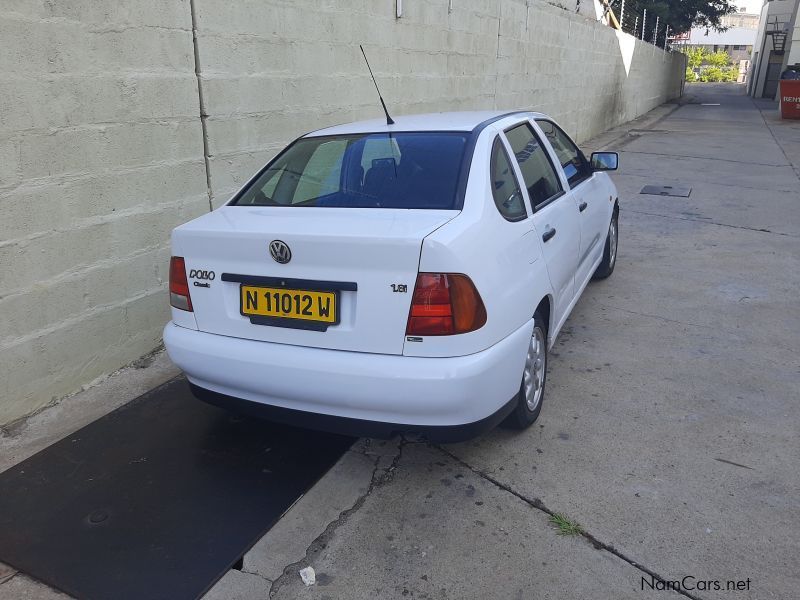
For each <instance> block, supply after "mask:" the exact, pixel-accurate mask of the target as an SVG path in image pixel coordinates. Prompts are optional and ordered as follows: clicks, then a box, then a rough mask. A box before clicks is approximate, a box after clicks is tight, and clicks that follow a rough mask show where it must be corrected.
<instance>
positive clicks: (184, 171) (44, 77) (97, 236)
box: [0, 0, 208, 424]
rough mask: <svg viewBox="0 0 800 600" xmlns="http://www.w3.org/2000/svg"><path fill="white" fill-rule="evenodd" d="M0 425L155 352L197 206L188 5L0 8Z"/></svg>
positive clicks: (16, 0) (202, 196)
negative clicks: (177, 248)
mask: <svg viewBox="0 0 800 600" xmlns="http://www.w3.org/2000/svg"><path fill="white" fill-rule="evenodd" d="M0 47H1V48H2V50H1V51H0V424H2V423H4V422H8V421H10V420H12V419H14V418H16V417H19V416H21V415H24V414H27V413H29V412H31V411H33V410H35V409H37V408H39V407H41V406H42V405H44V404H47V403H48V402H50V401H51V400H52V399H53V398H57V397H60V396H63V395H65V394H68V393H71V392H73V391H75V390H77V389H79V388H80V387H81V386H82V385H83V384H86V383H87V382H89V381H91V380H93V379H95V378H96V377H98V376H100V375H102V374H103V373H108V372H110V371H113V370H115V369H117V368H119V367H120V366H122V365H123V364H125V363H128V362H130V361H132V360H134V359H135V358H136V357H137V356H141V355H142V354H145V353H147V352H149V351H150V350H152V349H153V348H154V347H155V346H157V345H158V344H159V342H160V328H161V327H162V326H163V323H164V322H165V321H166V320H167V319H168V318H169V316H168V315H169V311H168V309H167V304H166V301H165V294H164V282H165V281H166V279H167V268H168V258H169V250H168V247H167V246H168V244H167V241H168V236H169V232H170V230H171V228H172V227H174V226H175V225H176V224H178V223H180V222H181V221H185V220H188V219H190V218H192V217H194V216H197V215H199V214H201V213H202V212H203V211H207V210H208V193H207V186H206V180H205V166H204V160H203V140H202V135H201V128H200V126H199V124H198V118H199V112H200V111H199V108H198V100H197V98H198V94H197V78H196V77H195V74H194V52H193V44H192V31H191V14H190V5H189V1H188V0H183V1H174V0H173V1H164V0H115V1H114V2H101V1H99V0H97V1H94V0H80V1H78V0H76V1H75V2H52V1H32V0H4V2H3V11H2V13H0Z"/></svg>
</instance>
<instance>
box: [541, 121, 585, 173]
mask: <svg viewBox="0 0 800 600" xmlns="http://www.w3.org/2000/svg"><path fill="white" fill-rule="evenodd" d="M536 124H537V125H539V127H541V128H542V131H543V132H544V135H545V137H547V141H548V142H550V145H551V146H552V147H553V150H554V151H555V153H556V156H558V162H560V163H561V167H562V168H563V169H564V174H565V175H566V176H567V181H569V185H570V186H574V185H576V184H578V183H580V182H581V181H583V180H584V179H586V178H587V177H588V176H589V175H591V174H592V170H591V169H590V168H589V163H588V161H587V160H586V158H585V157H584V156H583V153H582V152H581V151H580V149H579V148H578V147H577V146H576V145H575V143H574V142H573V141H572V140H571V139H570V138H569V136H568V135H567V134H566V133H564V132H563V131H562V130H561V129H560V128H559V127H557V126H556V125H555V124H554V123H551V122H550V121H536Z"/></svg>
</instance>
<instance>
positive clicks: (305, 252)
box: [172, 206, 458, 354]
mask: <svg viewBox="0 0 800 600" xmlns="http://www.w3.org/2000/svg"><path fill="white" fill-rule="evenodd" d="M456 215H458V211H439V210H420V211H408V210H400V209H367V208H365V209H360V208H335V209H331V208H302V209H291V208H284V207H245V206H223V207H221V208H219V209H217V210H215V211H213V212H211V213H208V214H207V215H203V216H202V217H199V218H197V219H195V220H194V221H191V222H189V223H187V224H185V225H182V226H180V227H178V228H176V229H175V230H174V231H173V233H172V249H173V254H175V255H178V256H183V257H185V259H186V269H187V272H188V273H191V271H192V270H193V269H197V270H202V271H214V273H215V280H214V281H213V282H212V283H211V285H210V287H208V288H200V287H194V286H193V283H194V280H193V278H192V277H189V285H190V287H191V294H192V303H193V305H194V311H195V312H194V314H195V315H196V319H197V328H198V329H199V330H200V331H205V332H207V333H214V334H218V335H226V336H230V337H236V338H243V339H251V340H260V341H268V342H277V343H282V344H295V345H299V346H308V347H315V348H335V349H337V350H347V351H357V352H377V353H383V354H401V353H402V351H403V339H404V337H403V333H404V332H405V328H406V321H407V320H408V310H409V307H410V305H411V296H410V294H396V293H392V290H391V287H390V286H391V284H393V283H398V282H400V283H407V284H408V285H409V286H410V287H411V288H412V289H413V286H414V281H415V280H416V277H417V267H418V266H419V252H420V245H421V243H422V239H423V238H424V237H425V236H426V235H428V234H429V233H431V232H432V231H434V230H435V229H437V228H438V227H440V226H442V225H443V224H444V223H446V222H447V221H449V220H450V219H452V218H453V217H455V216H456ZM273 239H280V240H282V241H284V242H286V243H287V244H288V245H289V247H290V248H292V249H293V255H292V260H291V262H290V263H289V264H286V265H281V264H278V263H276V262H275V261H273V260H272V258H270V255H269V251H268V245H269V242H270V241H271V240H273ZM223 273H228V274H246V275H251V276H265V277H286V278H292V279H306V280H319V281H337V282H355V283H357V284H358V290H357V291H342V292H341V293H340V311H341V322H340V323H339V324H338V325H334V326H331V327H329V328H328V330H327V331H326V332H324V334H323V333H320V332H318V331H304V330H299V329H288V328H280V327H265V326H262V325H252V324H251V323H250V320H249V319H248V318H247V317H244V316H242V315H241V314H240V311H239V283H237V282H231V281H222V279H221V276H222V274H223ZM198 282H199V280H198ZM175 310H176V311H177V310H178V309H175ZM180 312H185V311H180Z"/></svg>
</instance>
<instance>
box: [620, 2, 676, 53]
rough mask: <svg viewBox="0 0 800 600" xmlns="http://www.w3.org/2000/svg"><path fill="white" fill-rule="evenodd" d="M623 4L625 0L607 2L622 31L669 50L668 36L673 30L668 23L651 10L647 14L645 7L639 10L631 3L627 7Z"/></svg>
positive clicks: (669, 41) (671, 34)
mask: <svg viewBox="0 0 800 600" xmlns="http://www.w3.org/2000/svg"><path fill="white" fill-rule="evenodd" d="M625 4H626V0H611V1H610V2H609V4H608V6H609V7H610V8H611V11H612V12H613V13H614V16H615V17H616V19H617V22H618V23H619V24H620V28H621V29H622V31H624V32H625V33H629V34H631V35H632V36H634V37H637V38H639V39H640V40H642V41H645V42H647V43H649V44H654V45H656V46H658V47H659V48H664V49H665V50H670V49H671V48H670V46H671V43H672V41H671V39H670V38H671V37H672V36H673V35H674V33H675V32H673V31H670V30H669V25H667V24H666V23H663V22H662V21H661V19H660V17H658V16H657V15H655V14H653V13H652V12H651V13H650V14H648V13H647V10H646V9H645V10H641V9H639V8H638V7H637V6H636V5H635V4H633V3H629V5H628V6H627V7H626V5H625ZM631 4H633V5H632V6H631Z"/></svg>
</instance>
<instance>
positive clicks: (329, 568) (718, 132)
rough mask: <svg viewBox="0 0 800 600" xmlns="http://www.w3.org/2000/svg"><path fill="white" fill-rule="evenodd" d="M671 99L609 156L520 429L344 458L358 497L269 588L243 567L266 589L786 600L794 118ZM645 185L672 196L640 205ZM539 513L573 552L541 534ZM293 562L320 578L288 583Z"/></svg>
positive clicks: (794, 537)
mask: <svg viewBox="0 0 800 600" xmlns="http://www.w3.org/2000/svg"><path fill="white" fill-rule="evenodd" d="M687 93H688V95H689V97H690V98H693V101H692V102H690V103H686V104H683V105H681V106H680V107H679V108H677V110H674V111H673V112H671V113H670V114H669V115H668V116H666V117H665V118H663V119H662V120H660V121H658V122H656V123H653V124H650V125H649V126H647V127H645V128H643V129H641V130H639V131H636V130H634V131H633V132H631V133H628V134H625V135H624V136H623V137H622V138H620V139H619V140H617V141H616V142H615V143H614V144H612V146H614V147H616V148H618V149H619V150H620V151H621V163H622V169H621V170H620V171H619V172H618V173H617V174H616V175H615V177H614V179H615V180H616V182H617V185H618V186H619V188H620V192H621V201H622V212H621V221H620V230H621V242H620V244H621V245H620V251H619V262H618V264H617V270H616V273H615V274H614V275H613V276H612V277H611V278H610V279H609V280H607V281H603V282H599V283H594V284H592V285H590V287H589V288H588V289H587V290H586V292H585V294H584V296H583V298H582V299H581V301H580V303H579V304H578V306H577V308H576V310H575V312H574V313H573V316H572V317H571V318H570V320H569V322H568V323H567V326H566V328H565V330H564V332H563V333H562V335H561V337H560V338H559V340H558V342H557V344H556V346H555V348H554V351H553V355H552V356H553V358H552V360H551V361H550V374H549V375H550V379H549V382H548V386H549V389H548V398H547V403H546V404H545V407H544V410H543V413H542V417H541V418H540V421H539V422H538V423H537V424H536V425H535V426H534V427H533V428H532V429H530V430H528V431H527V432H524V433H522V434H515V433H511V432H507V431H502V430H498V431H495V432H492V433H490V434H488V435H485V436H484V437H482V438H480V439H478V440H476V441H474V442H470V443H466V444H461V445H454V446H446V447H432V446H428V445H425V444H419V443H401V444H400V446H401V453H399V452H398V449H397V443H396V442H395V443H394V444H389V445H385V446H383V447H382V448H380V452H377V453H376V452H375V449H376V446H375V444H374V443H373V444H372V445H371V446H370V445H366V444H362V446H361V450H362V451H363V452H365V453H367V455H368V456H374V457H375V458H376V460H379V465H378V468H376V470H375V472H374V473H373V475H374V477H373V479H372V485H371V486H370V487H369V488H368V489H363V492H362V493H361V495H360V496H359V497H358V499H357V500H356V502H355V503H354V506H353V507H351V509H350V510H348V511H346V512H345V513H343V514H342V515H341V516H340V517H339V518H337V519H335V520H333V521H332V522H331V523H329V524H328V527H327V529H326V530H325V532H324V533H322V535H320V537H319V538H318V539H317V540H316V541H315V542H314V543H313V544H312V545H311V546H310V547H309V548H308V551H307V552H306V555H305V557H304V558H302V559H301V560H300V561H298V562H297V563H296V564H294V565H292V566H290V567H289V568H288V569H286V572H285V575H283V576H282V577H281V578H279V579H278V581H277V582H273V581H272V580H273V579H274V577H275V573H270V572H269V571H268V570H266V571H265V570H263V569H261V571H260V574H261V575H262V576H266V577H267V578H268V579H269V580H270V582H269V583H270V586H269V587H271V588H272V591H273V593H276V592H277V596H278V597H280V598H293V597H309V598H325V597H329V598H372V597H416V598H560V599H563V598H644V597H676V592H675V591H658V590H657V589H656V590H651V589H650V587H649V584H648V583H644V584H643V582H642V580H643V579H644V580H646V581H647V582H651V581H653V576H654V575H656V576H659V577H661V578H663V579H664V580H666V581H676V580H677V581H681V580H683V578H684V577H686V576H689V578H688V579H686V580H683V583H685V584H686V587H687V588H694V589H687V590H683V593H684V595H688V596H691V597H695V598H783V599H786V598H790V597H796V593H797V590H798V589H800V577H799V576H798V566H800V542H798V537H800V518H798V517H799V516H800V495H798V492H800V467H798V465H800V442H799V441H798V440H799V439H800V435H799V434H800V431H798V422H799V421H798V408H797V402H798V398H799V397H800V364H799V359H798V346H800V309H799V307H800V302H799V301H798V298H800V283H799V281H798V273H800V260H799V259H800V178H799V177H798V176H799V175H800V164H799V163H800V122H798V123H787V122H781V121H779V120H777V113H776V111H775V110H774V106H773V105H771V104H764V105H763V106H762V107H761V108H763V109H764V112H762V111H761V110H759V106H758V105H757V104H755V103H754V102H753V101H752V100H751V99H750V98H748V97H747V96H745V95H743V92H742V88H741V86H736V85H727V86H726V85H705V86H689V89H688V90H687ZM706 104H708V106H707V105H706ZM717 104H718V105H717ZM634 126H635V125H634ZM787 157H793V158H794V159H795V164H794V165H792V164H791V163H790V160H789V158H787ZM646 184H667V185H675V184H680V185H688V186H691V187H692V193H691V196H690V197H689V198H674V197H661V196H646V195H640V194H639V190H640V189H641V188H642V186H644V185H646ZM381 453H383V454H388V455H390V456H389V457H390V458H391V457H393V458H394V460H395V465H394V468H389V470H388V471H387V470H384V469H385V467H386V465H387V464H388V463H389V461H388V459H387V457H385V456H384V457H383V459H381V457H380V456H379V455H380V454H381ZM380 460H383V465H382V466H381V464H380ZM323 485H324V483H323ZM362 487H363V488H366V485H364V486H362ZM312 505H313V501H310V504H309V507H308V508H307V509H306V510H310V507H311V506H312ZM298 511H299V513H302V512H303V507H302V503H301V505H300V506H299V507H298ZM550 512H560V513H564V514H566V515H567V516H568V517H569V518H571V519H573V520H575V521H577V522H578V523H579V524H581V525H582V526H583V528H584V530H585V532H586V536H583V537H582V536H577V537H565V536H559V535H557V533H556V530H555V529H554V528H553V526H552V525H551V524H550V523H549V522H548V513H550ZM259 553H260V554H261V555H262V556H263V555H265V554H266V553H268V548H267V546H262V547H261V549H260V550H259V548H258V547H257V548H256V550H255V551H254V553H253V556H258V555H259ZM307 564H310V565H312V566H313V567H314V568H315V569H316V572H317V577H318V583H317V584H316V585H315V586H313V587H308V588H305V587H304V586H303V584H302V583H301V581H300V579H299V577H298V576H297V570H298V569H299V568H300V567H302V566H305V565H307ZM247 565H248V561H247V560H246V561H245V570H247ZM251 565H252V566H251V570H252V571H253V572H254V573H258V572H259V563H258V560H256V559H254V560H253V561H251ZM240 577H245V574H242V575H240ZM729 580H730V581H733V582H734V583H733V584H732V585H733V586H737V585H738V589H736V588H735V589H736V591H726V589H725V588H726V587H727V586H728V581H729ZM748 580H749V581H748ZM704 581H712V582H713V581H719V583H720V587H722V588H723V589H722V590H721V591H718V590H715V589H714V588H715V587H716V586H715V585H714V584H713V583H709V584H704V583H702V582H704ZM739 582H741V583H739ZM229 583H230V582H229ZM643 586H644V588H645V589H644V590H642V587H643ZM654 587H656V588H659V587H661V588H663V587H665V586H664V584H659V583H658V582H657V581H656V583H655V585H654ZM704 588H707V589H704ZM742 588H744V589H742Z"/></svg>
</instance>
